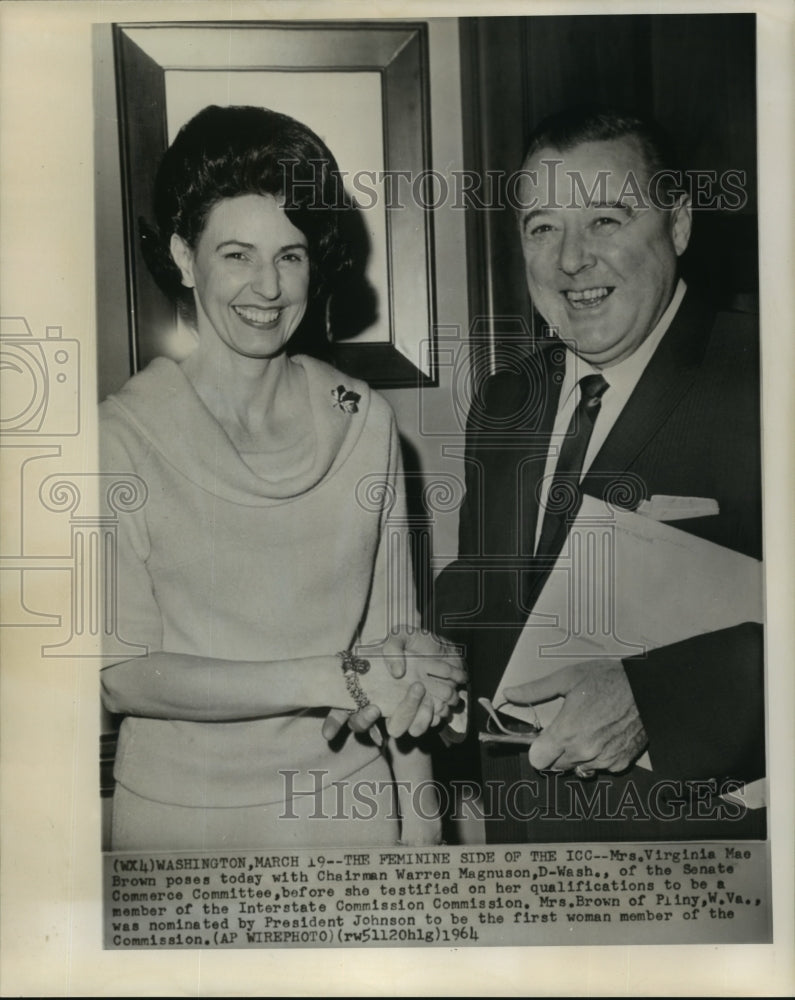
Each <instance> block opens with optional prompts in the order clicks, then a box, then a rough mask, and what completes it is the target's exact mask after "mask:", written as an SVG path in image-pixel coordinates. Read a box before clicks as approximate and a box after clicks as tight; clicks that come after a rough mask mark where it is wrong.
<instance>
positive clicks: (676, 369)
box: [582, 292, 713, 499]
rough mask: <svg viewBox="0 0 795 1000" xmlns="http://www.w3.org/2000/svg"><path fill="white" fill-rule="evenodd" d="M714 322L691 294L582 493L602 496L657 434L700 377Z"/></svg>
mask: <svg viewBox="0 0 795 1000" xmlns="http://www.w3.org/2000/svg"><path fill="white" fill-rule="evenodd" d="M712 322H713V316H712V310H711V309H710V308H709V306H707V305H706V304H705V303H704V302H702V301H701V300H700V299H699V298H698V297H697V296H695V295H693V293H691V292H688V293H687V294H686V295H685V298H684V300H683V302H682V305H681V306H680V308H679V311H678V312H677V314H676V316H675V317H674V320H673V322H672V323H671V326H670V329H669V330H668V331H667V332H666V334H665V336H664V337H663V339H662V341H661V342H660V344H659V346H658V348H657V350H656V351H655V352H654V355H653V357H652V359H651V361H650V362H649V364H648V366H647V367H646V370H645V371H644V373H643V375H642V376H641V378H640V381H639V382H638V384H637V386H636V387H635V390H634V392H633V393H632V395H631V396H630V398H629V400H628V402H627V404H626V406H625V407H624V409H623V411H622V412H621V413H620V414H619V417H618V419H617V420H616V422H615V424H614V425H613V427H612V429H611V431H610V433H609V434H608V436H607V438H606V439H605V442H604V444H603V445H602V447H601V448H600V450H599V453H598V454H597V455H596V457H595V459H594V461H593V463H592V464H591V467H590V469H589V470H588V473H587V474H586V476H585V477H584V479H583V483H582V488H583V492H584V493H588V494H590V495H591V496H601V495H602V492H603V490H604V485H605V483H606V481H607V478H606V477H609V476H610V475H612V474H614V473H620V472H624V471H625V470H626V469H627V468H628V467H629V466H630V465H631V464H632V462H633V461H634V460H635V459H636V458H637V456H638V455H639V454H640V452H641V451H642V450H643V448H644V447H645V446H646V444H647V443H648V442H649V440H650V439H651V438H652V437H653V436H654V435H655V434H656V433H657V431H658V429H659V427H660V426H661V425H662V424H663V423H664V421H665V420H666V419H667V417H668V416H669V415H670V413H671V412H672V411H673V409H674V408H675V407H676V405H677V404H678V403H679V400H680V399H681V398H682V396H684V394H685V393H686V392H687V391H688V389H689V388H690V386H691V384H692V382H693V380H694V378H695V377H696V374H697V373H698V370H699V366H700V365H701V362H702V360H703V358H704V353H705V351H706V348H707V343H708V341H709V337H710V333H711V331H712ZM639 499H640V498H639Z"/></svg>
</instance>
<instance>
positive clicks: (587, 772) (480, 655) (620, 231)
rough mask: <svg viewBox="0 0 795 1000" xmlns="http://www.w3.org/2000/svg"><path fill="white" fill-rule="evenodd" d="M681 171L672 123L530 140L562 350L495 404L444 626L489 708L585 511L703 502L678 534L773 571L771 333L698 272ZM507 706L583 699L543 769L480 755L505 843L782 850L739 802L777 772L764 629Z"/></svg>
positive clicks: (601, 663)
mask: <svg viewBox="0 0 795 1000" xmlns="http://www.w3.org/2000/svg"><path fill="white" fill-rule="evenodd" d="M672 167H673V164H672V163H671V162H670V160H669V158H668V155H667V152H666V146H665V141H664V139H663V138H662V136H661V134H660V133H659V131H658V130H657V128H656V126H654V125H652V124H650V123H647V122H644V121H641V120H640V119H637V118H633V117H626V116H621V115H618V114H614V113H610V112H608V113H600V112H581V111H576V112H570V113H569V112H564V113H562V114H559V115H556V116H553V117H552V118H550V119H547V120H546V121H545V122H543V123H542V124H541V125H540V126H539V128H538V129H537V130H536V132H535V133H534V134H533V137H532V139H531V142H530V146H529V150H528V153H527V157H526V159H525V162H524V165H523V174H522V177H521V180H520V184H519V187H518V190H519V193H520V198H519V202H520V204H519V208H518V222H519V233H520V238H521V242H522V252H523V256H524V261H525V269H526V276H527V283H528V288H529V291H530V295H531V297H532V299H533V303H534V305H535V307H536V309H537V310H538V311H539V313H540V314H541V316H542V317H543V318H544V320H545V321H546V323H547V324H548V327H549V330H550V331H552V332H553V333H554V334H556V336H546V337H543V338H540V339H538V340H534V341H533V342H532V343H529V344H527V345H524V346H523V347H522V348H521V349H517V353H516V356H515V357H514V358H513V363H512V365H511V366H510V370H506V371H504V372H499V373H497V374H496V375H494V376H493V377H491V378H490V379H489V380H488V382H487V383H486V385H485V387H483V390H482V392H480V393H476V394H475V403H474V404H473V407H472V411H471V413H470V418H469V425H468V430H467V456H466V474H467V496H466V500H465V503H464V506H463V508H462V511H461V523H460V537H459V556H458V559H457V560H456V561H455V562H454V563H452V564H451V565H450V566H449V567H447V568H446V569H445V570H444V571H443V573H442V574H441V575H440V578H439V580H438V581H437V594H436V598H437V609H436V610H437V615H436V621H437V630H438V631H439V633H440V634H443V635H445V636H446V637H448V638H450V639H453V640H455V641H456V642H459V643H462V644H463V645H464V647H465V657H466V660H467V664H468V668H469V673H470V678H471V683H472V687H473V694H474V696H475V698H478V697H486V698H491V697H492V696H493V695H494V693H495V690H496V689H497V686H498V684H499V682H500V679H501V678H502V675H503V672H504V671H505V668H506V665H507V664H508V662H509V660H510V659H511V655H512V652H513V650H514V648H515V647H516V644H517V641H518V639H519V637H520V634H521V632H522V628H523V626H524V624H525V622H526V620H527V617H528V614H529V613H530V612H531V610H532V608H533V604H534V602H535V601H536V600H537V598H538V595H539V593H540V592H541V590H542V588H543V586H544V583H545V582H546V580H547V579H548V577H549V574H550V571H551V569H552V567H553V566H554V565H555V559H556V557H557V556H558V555H559V554H560V553H561V552H564V551H565V546H566V540H567V532H568V531H569V528H570V524H571V519H572V516H573V515H574V514H576V510H577V508H578V506H579V505H580V503H581V502H582V497H583V496H584V495H590V496H593V497H597V498H605V497H610V496H611V495H612V496H614V497H615V496H620V493H621V490H620V489H619V490H618V493H617V492H616V486H619V487H620V486H621V485H622V483H623V484H627V483H631V484H633V489H634V490H635V493H636V495H635V496H634V498H632V499H631V502H630V503H629V507H630V508H631V509H635V508H637V506H638V504H639V503H640V502H641V501H643V500H649V499H650V498H651V497H654V496H663V497H675V498H680V497H681V498H699V500H698V501H694V508H693V512H694V513H697V514H699V515H700V516H695V517H691V518H688V519H684V520H676V521H675V522H674V524H673V526H674V527H676V528H679V529H681V531H683V532H687V533H690V534H691V535H694V536H698V537H700V538H703V539H706V540H708V541H711V542H714V543H717V544H719V545H722V546H725V547H727V548H729V549H732V550H734V551H736V552H739V553H742V554H744V555H747V556H752V557H754V558H757V559H760V558H761V514H760V507H761V504H760V453H759V401H758V367H757V359H756V353H757V341H756V336H755V334H754V332H753V331H751V330H749V329H748V326H749V323H748V317H746V316H741V315H738V314H735V315H730V314H719V315H717V316H716V315H715V314H714V313H713V312H712V311H711V309H710V308H709V307H708V306H707V305H705V304H704V303H703V302H701V301H700V300H699V299H698V297H697V296H696V295H695V294H694V292H693V291H692V290H690V289H687V288H686V287H685V285H684V282H683V281H682V280H681V279H680V278H679V277H678V263H679V258H680V257H681V255H682V254H683V253H684V251H685V249H686V248H687V245H688V242H689V239H690V231H691V224H692V212H691V205H690V201H689V199H688V197H687V195H686V194H685V193H684V191H682V190H679V189H678V185H677V181H680V180H681V178H680V177H678V176H677V174H676V172H675V171H674V170H672ZM563 345H565V350H563V349H562V346H563ZM566 489H568V490H569V499H570V500H572V501H573V503H570V504H569V508H568V511H564V512H563V514H561V512H560V510H559V509H558V507H557V506H556V503H555V502H554V501H555V500H556V498H558V494H559V492H560V490H563V491H564V492H565V490H566ZM626 492H632V490H629V491H625V493H626ZM705 499H706V500H709V501H710V503H709V505H708V506H706V507H701V508H700V507H699V504H700V503H701V502H702V501H703V500H705ZM678 585H679V581H677V580H671V581H670V586H671V587H676V586H678ZM751 596H753V595H751ZM715 599H716V600H720V596H719V595H716V598H715ZM651 610H652V609H650V611H651ZM639 625H640V626H641V631H642V623H639ZM506 695H507V697H509V698H510V700H511V701H514V702H516V703H518V704H531V703H538V702H542V701H545V700H548V699H550V698H552V697H553V696H563V699H564V701H563V707H562V709H561V711H560V712H559V714H558V715H557V716H556V717H555V718H554V720H553V721H552V722H551V723H549V724H548V725H547V726H546V727H545V728H544V729H543V731H542V732H541V734H540V735H539V736H538V738H537V739H536V740H535V742H533V743H532V745H531V746H530V749H529V753H528V749H527V745H525V746H524V747H522V746H519V745H516V746H512V745H511V744H510V743H508V744H505V743H501V744H498V745H491V744H489V743H484V744H482V748H481V754H480V758H481V759H480V765H481V775H480V780H481V782H482V789H483V807H484V809H485V810H486V813H487V838H488V840H489V841H491V842H496V843H499V842H510V841H521V840H532V841H537V842H544V841H589V840H635V839H637V840H643V839H681V838H714V837H728V838H731V839H736V838H738V837H743V836H745V837H749V836H764V831H765V827H764V810H759V811H753V810H749V809H746V807H745V802H744V800H743V799H742V798H741V797H740V796H739V795H737V794H735V795H734V796H732V795H731V794H729V796H728V798H721V797H720V795H721V792H728V793H731V792H732V790H733V789H736V788H737V787H738V786H740V785H741V784H742V783H743V782H749V781H752V780H753V779H756V778H759V777H761V776H762V775H763V773H764V709H763V701H762V697H763V666H762V650H761V626H759V625H757V624H754V623H743V624H739V625H737V626H736V627H732V628H729V629H725V630H722V631H720V632H713V633H708V634H705V635H700V636H697V637H696V638H694V639H689V640H685V641H683V642H680V643H676V644H674V645H671V646H667V647H665V646H664V647H662V648H659V649H654V650H651V651H648V652H647V653H646V654H644V655H639V656H633V657H628V658H625V659H623V660H620V659H615V658H605V659H594V660H588V661H576V662H575V663H574V665H571V666H568V667H565V668H563V669H560V670H557V671H555V670H554V668H553V666H551V667H550V670H549V676H548V677H546V678H543V679H542V680H539V681H534V682H531V683H527V684H523V685H520V686H518V687H515V688H513V689H512V690H508V691H507V692H506ZM484 721H485V720H484V719H481V720H480V722H481V728H482V724H483V722H484ZM647 749H648V752H649V754H650V758H651V764H652V768H653V770H652V771H648V770H644V769H643V768H640V767H638V766H636V762H637V760H638V758H639V757H640V756H641V754H642V753H643V752H644V751H645V750H647Z"/></svg>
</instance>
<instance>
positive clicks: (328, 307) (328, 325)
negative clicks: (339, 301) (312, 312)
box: [325, 295, 334, 344]
mask: <svg viewBox="0 0 795 1000" xmlns="http://www.w3.org/2000/svg"><path fill="white" fill-rule="evenodd" d="M325 320H326V340H327V341H328V343H329V344H331V343H332V342H333V341H334V332H333V331H332V329H331V296H330V295H329V297H328V298H327V299H326V313H325Z"/></svg>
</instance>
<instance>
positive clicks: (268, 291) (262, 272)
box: [251, 261, 281, 299]
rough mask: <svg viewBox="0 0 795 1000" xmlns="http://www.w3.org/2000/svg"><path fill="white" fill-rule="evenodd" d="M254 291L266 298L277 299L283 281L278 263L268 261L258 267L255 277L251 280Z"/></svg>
mask: <svg viewBox="0 0 795 1000" xmlns="http://www.w3.org/2000/svg"><path fill="white" fill-rule="evenodd" d="M251 287H252V288H253V289H254V291H255V292H256V293H257V294H258V295H261V296H262V297H263V298H265V299H277V298H278V297H279V293H280V292H281V282H280V280H279V269H278V268H277V267H276V265H275V264H274V263H273V262H271V261H268V262H266V263H264V264H263V265H262V266H261V267H260V268H258V270H257V273H256V275H255V276H254V279H253V280H252V282H251Z"/></svg>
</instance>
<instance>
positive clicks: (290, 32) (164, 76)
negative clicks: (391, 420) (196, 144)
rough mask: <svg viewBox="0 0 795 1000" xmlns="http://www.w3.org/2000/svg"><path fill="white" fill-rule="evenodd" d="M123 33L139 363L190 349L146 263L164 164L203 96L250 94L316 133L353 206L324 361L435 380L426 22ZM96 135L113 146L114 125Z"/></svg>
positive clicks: (212, 100) (399, 379)
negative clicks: (158, 174) (347, 269)
mask: <svg viewBox="0 0 795 1000" xmlns="http://www.w3.org/2000/svg"><path fill="white" fill-rule="evenodd" d="M112 32H113V52H114V63H115V65H114V76H115V81H116V102H117V111H118V144H119V146H118V149H119V159H120V182H121V189H122V201H123V215H124V253H125V263H124V267H125V278H126V290H127V297H128V316H129V330H128V336H129V360H130V372H136V371H138V370H140V369H141V368H142V367H144V366H145V365H146V364H148V362H149V361H150V360H151V359H152V358H153V357H156V356H158V355H165V356H169V357H172V358H174V359H175V360H180V359H181V358H182V357H184V356H185V354H186V353H187V352H188V351H189V349H190V346H191V334H190V332H189V331H188V330H186V329H185V328H184V326H183V324H182V321H181V320H180V319H179V317H178V316H177V315H176V312H175V309H174V306H173V304H172V303H171V302H170V301H169V299H168V298H167V297H166V296H165V294H164V293H163V292H161V291H160V289H159V288H158V286H157V285H156V283H155V281H154V279H153V278H152V276H151V275H150V273H149V271H148V269H147V266H146V262H145V259H144V251H143V246H142V243H143V240H142V235H143V234H144V233H145V232H146V227H147V224H148V223H149V222H150V220H151V195H152V187H153V183H154V169H153V164H156V163H157V162H159V160H160V158H161V156H162V155H163V153H164V152H165V150H166V148H167V146H168V145H169V143H170V142H171V141H172V140H173V138H174V136H175V135H176V132H177V131H178V130H179V127H180V126H181V125H182V124H184V123H185V122H186V121H187V120H189V119H190V118H191V117H192V116H193V115H194V114H196V113H197V112H198V111H199V110H201V108H202V107H206V106H207V105H209V104H219V105H232V104H254V105H260V106H265V107H270V108H271V109H273V110H276V111H280V112H283V113H285V114H289V115H292V116H293V117H295V118H297V119H299V120H300V121H303V122H304V123H306V124H307V125H309V127H310V128H312V129H313V130H314V131H316V132H317V133H318V135H320V137H321V138H322V139H323V140H324V141H325V142H326V143H327V145H328V146H329V148H330V149H331V151H332V152H333V153H334V155H335V157H336V158H337V161H338V164H339V167H340V170H341V172H342V173H343V177H344V182H345V188H346V194H347V195H348V196H349V197H350V200H351V204H352V206H353V209H354V210H353V212H351V213H346V215H347V216H348V217H349V230H350V231H349V232H346V233H345V237H346V239H347V240H348V242H349V245H350V246H351V248H352V250H353V257H354V264H353V268H352V271H351V273H350V274H349V275H348V276H347V277H346V282H347V284H344V285H343V286H342V288H341V289H340V290H339V292H337V293H335V294H334V295H332V298H331V300H330V303H329V306H328V308H327V309H326V311H325V315H323V316H322V317H311V316H310V317H309V319H308V321H309V322H313V321H314V322H315V323H316V324H317V325H319V326H320V327H321V329H320V330H319V331H316V332H315V333H316V339H318V340H320V341H325V343H324V344H323V350H324V352H325V356H326V357H328V358H329V360H331V361H332V362H333V363H334V364H335V365H336V366H337V367H339V368H340V369H342V370H343V371H346V372H348V373H349V374H351V375H353V376H356V377H359V378H364V379H366V380H367V381H368V382H370V383H371V384H372V385H374V386H379V387H384V388H396V387H401V386H432V385H435V384H436V376H437V373H436V359H435V356H434V353H435V352H434V350H433V337H434V321H435V295H434V267H433V231H432V212H431V211H430V209H431V208H432V200H431V199H432V185H433V171H432V165H431V159H430V117H429V94H428V38H427V26H426V25H425V24H422V23H404V22H388V23H384V22H382V23H375V22H373V23H368V22H356V23H350V22H348V23H346V22H323V23H318V22H303V23H296V22H290V23H287V22H268V23H264V22H239V23H233V24H230V23H196V24H186V23H182V24H146V23H143V24H142V23H132V24H115V25H113V27H112ZM114 125H115V123H114V122H112V121H105V123H104V125H103V124H102V121H100V125H99V127H100V129H101V128H105V129H112V128H113V127H114ZM98 143H99V145H100V147H112V139H111V137H110V136H105V137H104V141H103V137H102V136H99V137H98ZM105 228H106V226H105V221H104V219H103V218H102V212H101V211H100V212H99V213H98V229H99V230H105ZM397 261H399V266H398V265H397V264H396V262H397ZM104 326H105V324H103V323H102V322H100V324H99V327H100V329H103V327H104ZM309 339H310V340H311V339H312V338H311V336H310V338H309ZM99 349H100V352H102V350H103V345H102V344H100V347H99ZM107 349H108V351H110V350H111V349H113V350H116V351H118V344H116V345H115V346H114V348H110V346H108V348H107Z"/></svg>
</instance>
